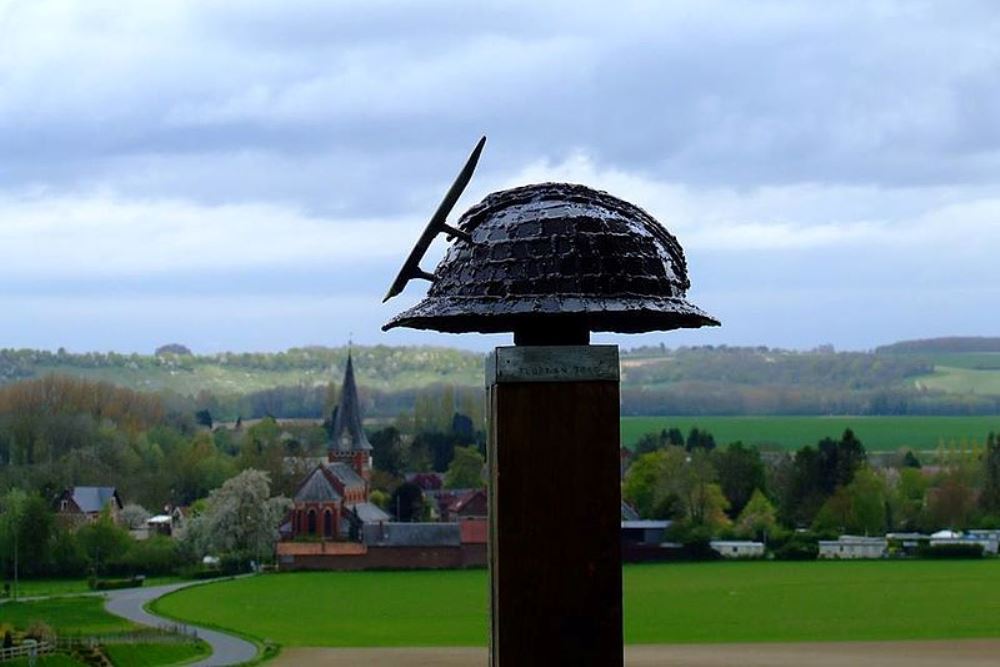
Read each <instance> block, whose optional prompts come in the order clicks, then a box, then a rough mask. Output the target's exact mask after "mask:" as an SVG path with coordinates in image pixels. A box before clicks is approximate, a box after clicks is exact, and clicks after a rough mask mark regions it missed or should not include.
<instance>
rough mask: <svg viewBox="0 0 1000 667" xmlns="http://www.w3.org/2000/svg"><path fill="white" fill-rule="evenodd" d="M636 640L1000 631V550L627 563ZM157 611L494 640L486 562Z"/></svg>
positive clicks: (376, 641) (276, 581)
mask: <svg viewBox="0 0 1000 667" xmlns="http://www.w3.org/2000/svg"><path fill="white" fill-rule="evenodd" d="M624 585H625V596H624V597H625V639H626V641H627V642H628V643H632V644H652V643H699V642H709V643H718V642H724V643H731V642H788V641H847V640H898V639H953V638H961V637H1000V620H997V619H1000V561H994V560H985V561H857V562H804V563H803V562H787V563H786V562H720V563H671V564H655V565H654V564H651V565H634V566H626V567H625V569H624ZM153 608H154V610H155V611H156V612H157V613H160V614H163V615H167V616H171V617H174V618H178V619H181V620H186V621H191V622H195V623H203V624H207V625H212V626H215V627H218V628H221V629H227V628H228V629H233V630H236V631H239V632H243V633H248V634H250V635H252V636H255V637H257V638H258V639H262V640H263V639H267V640H271V641H275V642H278V643H280V644H282V645H284V646H330V647H348V646H387V647H391V646H482V645H484V644H485V643H486V641H487V633H488V629H487V578H486V573H485V571H482V570H478V571H438V572H429V571H419V572H312V573H289V574H279V575H265V576H259V577H254V578H250V579H240V580H234V581H227V582H221V583H217V584H208V585H205V586H195V587H192V588H189V589H185V590H181V591H178V592H175V593H172V594H170V595H168V596H166V597H164V598H161V599H160V600H158V601H156V602H155V603H154V604H153Z"/></svg>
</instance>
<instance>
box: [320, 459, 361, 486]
mask: <svg viewBox="0 0 1000 667" xmlns="http://www.w3.org/2000/svg"><path fill="white" fill-rule="evenodd" d="M325 467H326V469H327V471H328V472H329V473H330V474H331V475H333V476H334V477H336V478H337V480H338V481H339V482H340V483H341V484H343V485H344V486H345V487H348V486H364V485H365V480H363V479H361V476H360V475H358V473H356V472H354V468H352V467H351V466H349V465H347V464H346V463H340V462H337V463H327V464H325Z"/></svg>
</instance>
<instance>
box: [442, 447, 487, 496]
mask: <svg viewBox="0 0 1000 667" xmlns="http://www.w3.org/2000/svg"><path fill="white" fill-rule="evenodd" d="M483 463H484V461H483V455H482V454H480V453H479V449H478V448H476V447H474V446H470V447H456V448H455V457H454V458H453V459H452V460H451V464H450V465H449V466H448V472H447V473H445V477H444V485H445V487H447V488H449V489H478V488H480V487H481V486H482V485H483Z"/></svg>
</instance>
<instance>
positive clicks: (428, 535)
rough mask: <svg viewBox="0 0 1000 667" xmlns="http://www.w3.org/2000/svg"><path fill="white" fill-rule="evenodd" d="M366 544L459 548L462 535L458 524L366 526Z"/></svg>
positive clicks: (381, 524) (382, 524) (384, 524)
mask: <svg viewBox="0 0 1000 667" xmlns="http://www.w3.org/2000/svg"><path fill="white" fill-rule="evenodd" d="M364 535H365V544H369V545H372V544H377V545H379V546H393V547H442V546H454V547H457V546H459V545H460V544H461V543H462V533H461V529H460V528H459V525H458V524H457V523H380V524H365V527H364Z"/></svg>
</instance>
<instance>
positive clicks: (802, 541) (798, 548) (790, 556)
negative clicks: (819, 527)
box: [774, 533, 819, 560]
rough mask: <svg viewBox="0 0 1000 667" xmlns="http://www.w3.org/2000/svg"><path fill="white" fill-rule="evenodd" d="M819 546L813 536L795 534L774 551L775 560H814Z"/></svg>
mask: <svg viewBox="0 0 1000 667" xmlns="http://www.w3.org/2000/svg"><path fill="white" fill-rule="evenodd" d="M818 555H819V544H818V543H817V542H816V538H815V536H814V535H811V534H809V533H795V534H793V535H792V536H791V537H789V538H788V539H787V540H786V541H785V543H784V544H782V545H781V546H779V547H778V548H776V549H775V550H774V557H775V558H776V559H777V560H816V557H817V556H818Z"/></svg>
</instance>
